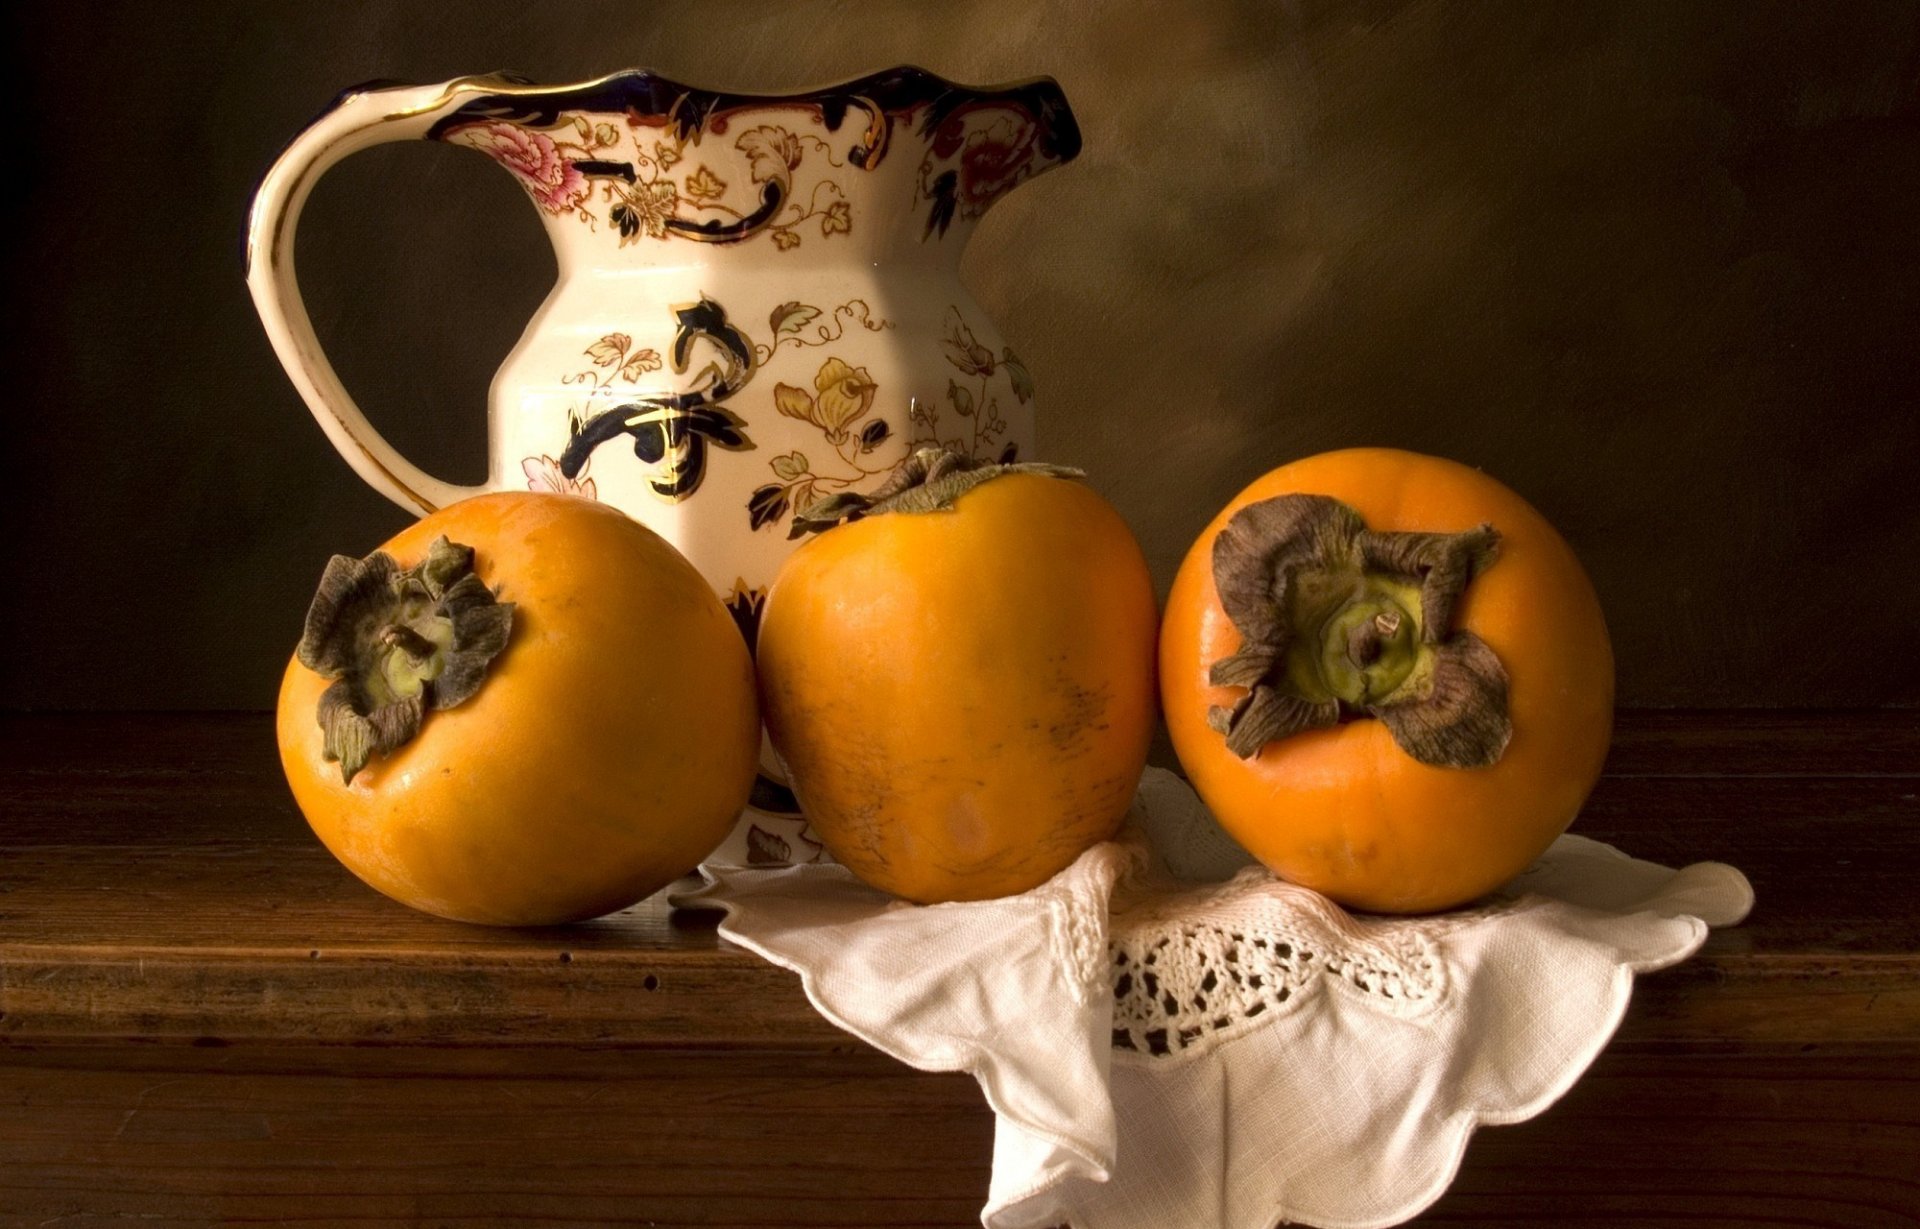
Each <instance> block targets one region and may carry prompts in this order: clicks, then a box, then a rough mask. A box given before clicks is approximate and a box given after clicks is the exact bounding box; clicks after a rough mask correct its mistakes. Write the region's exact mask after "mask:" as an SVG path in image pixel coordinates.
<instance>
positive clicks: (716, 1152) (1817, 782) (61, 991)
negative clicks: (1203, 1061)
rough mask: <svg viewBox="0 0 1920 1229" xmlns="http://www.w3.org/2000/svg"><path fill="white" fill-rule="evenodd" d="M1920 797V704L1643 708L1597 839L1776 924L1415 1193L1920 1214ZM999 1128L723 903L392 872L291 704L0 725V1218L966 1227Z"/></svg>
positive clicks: (1665, 1000) (1673, 1217)
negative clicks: (371, 850) (453, 912)
mask: <svg viewBox="0 0 1920 1229" xmlns="http://www.w3.org/2000/svg"><path fill="white" fill-rule="evenodd" d="M1917 793H1920V728H1916V723H1915V722H1914V721H1912V720H1911V719H1910V718H1909V717H1908V715H1906V714H1899V713H1855V714H1826V715H1820V716H1809V715H1793V714H1693V715H1677V714H1627V715H1625V716H1623V718H1622V721H1621V724H1620V728H1619V733H1618V737H1617V739H1616V743H1615V748H1614V753H1613V757H1612V759H1611V761H1610V763H1609V768H1608V773H1607V776H1606V777H1605V778H1604V779H1603V781H1602V783H1601V786H1600V787H1599V789H1598V790H1597V791H1596V793H1595V795H1594V798H1593V800H1592V802H1591V804H1590V806H1589V807H1588V810H1587V812H1586V814H1585V815H1584V816H1583V817H1582V819H1581V821H1580V824H1579V829H1578V830H1580V831H1583V832H1585V833H1587V834H1588V835H1591V836H1595V837H1599V838H1601V839H1605V840H1609V841H1613V842H1615V843H1618V844H1620V845H1621V846H1623V847H1624V848H1627V849H1629V850H1630V851H1632V852H1634V853H1636V854H1638V855H1641V856H1644V857H1649V858H1653V859H1656V860H1660V861H1666V862H1669V863H1675V862H1684V861H1690V860H1697V859H1700V858H1708V857H1712V858H1719V859H1722V860H1725V861H1729V862H1732V863H1734V864H1735V865H1737V866H1740V867H1741V868H1742V869H1743V870H1745V871H1746V872H1747V873H1748V875H1749V876H1750V877H1751V878H1752V879H1753V881H1754V884H1755V888H1756V892H1757V895H1758V901H1759V903H1758V906H1757V907H1756V910H1755V913H1754V916H1753V918H1752V919H1751V920H1750V921H1749V922H1748V923H1747V924H1746V925H1744V926H1742V927H1739V928H1736V929H1733V930H1728V931H1724V932H1720V933H1718V934H1716V935H1715V937H1714V938H1713V940H1712V941H1711V942H1710V944H1709V946H1708V948H1707V950H1706V951H1705V952H1703V953H1702V955H1701V956H1700V957H1698V958H1696V959H1695V960H1693V961H1691V962H1689V963H1688V964H1686V965H1683V966H1681V967H1680V968H1679V969H1676V970H1671V971H1669V972H1666V973H1661V974H1656V975H1653V976H1649V977H1647V978H1643V979H1642V980H1641V982H1640V983H1639V985H1638V987H1637V989H1636V992H1635V997H1634V1001H1633V1006H1632V1008H1631V1010H1630V1012H1629V1014H1628V1018H1627V1020H1626V1023H1625V1024H1624V1025H1623V1027H1622V1029H1621V1031H1620V1033H1619V1035H1618V1036H1617V1037H1616V1039H1615V1040H1614V1042H1613V1044H1612V1045H1611V1046H1610V1047H1609V1049H1608V1051H1607V1053H1606V1054H1604V1055H1603V1056H1602V1057H1601V1059H1600V1060H1599V1062H1598V1063H1597V1064H1596V1065H1595V1066H1594V1068H1593V1069H1592V1071H1591V1072H1590V1073H1589V1074H1588V1075H1587V1076H1586V1077H1585V1079H1583V1080H1582V1081H1581V1083H1580V1084H1579V1085H1578V1086H1576V1088H1575V1089H1574V1090H1573V1091H1572V1093H1570V1094H1569V1095H1568V1096H1567V1098H1566V1099H1565V1100H1564V1101H1562V1102H1561V1103H1560V1104H1558V1105H1556V1106H1555V1107H1554V1108H1553V1109H1551V1110H1550V1111H1548V1113H1546V1114H1545V1115H1543V1116H1542V1117H1541V1118H1539V1119H1537V1120H1535V1121H1533V1122H1531V1123H1527V1124H1523V1125H1521V1126H1517V1127H1511V1128H1500V1129H1493V1130H1486V1131H1483V1132H1481V1133H1480V1134H1479V1135H1478V1136H1476V1137H1475V1140H1474V1143H1473V1144H1472V1146H1471V1148H1470V1149H1469V1153H1468V1157H1467V1161H1466V1165H1465V1167H1464V1169H1463V1170H1462V1172H1461V1175H1460V1177H1459V1180H1458V1181H1457V1182H1456V1184H1455V1186H1454V1187H1453V1189H1452V1190H1451V1191H1450V1193H1449V1194H1448V1195H1447V1196H1446V1197H1445V1198H1444V1199H1443V1200H1442V1201H1441V1202H1440V1203H1439V1204H1438V1205H1437V1206H1436V1207H1435V1208H1434V1209H1432V1210H1431V1211H1430V1212H1429V1213H1428V1214H1427V1215H1426V1216H1424V1217H1423V1218H1421V1220H1420V1222H1419V1223H1422V1224H1435V1225H1440V1224H1449V1225H1488V1224H1498V1225H1548V1224H1580V1225H1596V1226H1608V1225H1619V1226H1628V1225H1633V1226H1641V1225H1653V1226H1680V1225H1682V1224H1684V1225H1688V1226H1695V1227H1698V1226H1703V1225H1704V1226H1725V1227H1728V1229H1731V1227H1733V1226H1757V1225H1783V1226H1784V1225H1803V1226H1804V1225H1815V1226H1828V1225H1831V1226H1835V1227H1842V1226H1844V1227H1848V1229H1851V1227H1854V1226H1864V1227H1875V1226H1883V1225H1884V1226H1895V1225H1917V1224H1920V1184H1917V1183H1916V1172H1917V1168H1920V1167H1916V1165H1915V1164H1914V1158H1915V1157H1916V1156H1920V917H1916V909H1915V905H1914V894H1913V891H1912V887H1911V885H1912V883H1913V882H1914V881H1915V876H1916V874H1917V873H1920V826H1916V822H1915V821H1916V820H1920V803H1916V794H1917ZM991 1137H992V1123H991V1117H990V1115H988V1113H987V1111H986V1109H985V1107H984V1105H983V1103H982V1102H981V1100H980V1097H979V1094H978V1092H977V1090H976V1089H975V1088H974V1086H973V1084H972V1082H971V1081H970V1080H968V1079H966V1078H965V1077H963V1076H935V1075H927V1074H923V1073H918V1072H913V1071H910V1070H909V1069H907V1068H905V1067H903V1066H901V1065H899V1064H897V1063H895V1062H893V1061H892V1060H889V1059H887V1058H885V1057H883V1056H881V1055H879V1054H877V1053H875V1052H873V1051H872V1050H870V1049H868V1048H867V1047H865V1046H864V1045H861V1044H860V1043H857V1042H854V1041H853V1040H852V1039H850V1038H848V1037H846V1036H845V1035H844V1034H841V1033H839V1032H837V1031H836V1030H834V1029H833V1028H831V1027H830V1026H828V1025H826V1024H825V1023H824V1022H822V1021H821V1020H820V1019H819V1018H818V1017H817V1016H815V1015H814V1014H813V1012H812V1011H811V1009H810V1008H809V1007H808V1005H807V1003H806V1001H805V998H804V997H803V996H802V994H801V993H800V990H799V987H798V984H797V981H796V979H794V978H793V977H792V976H791V975H789V974H786V973H784V972H782V971H779V970H776V969H774V968H772V967H771V966H769V965H766V964H765V963H764V962H762V961H760V960H758V959H757V958H755V957H753V956H751V955H749V954H747V953H745V952H742V951H739V950H737V949H734V948H732V947H731V946H730V945H727V944H725V943H724V942H722V941H720V940H719V939H718V938H717V936H716V935H715V933H714V929H713V919H712V916H711V915H709V914H691V915H689V914H681V913H674V912H672V911H670V910H668V909H666V908H665V907H664V904H663V903H662V902H660V901H657V900H656V901H651V902H647V903H646V904H643V905H642V906H639V907H636V908H635V909H632V910H628V911H627V912H625V913H623V914H619V915H615V916H614V917H612V918H609V919H605V920H603V921H601V922H597V923H593V924H589V925H585V926H577V927H567V928H556V929H552V930H539V931H502V930H492V929H487V928H481V927H470V926H462V925H457V924H453V923H445V922H440V921H438V920H435V919H432V918H428V917H425V916H422V915H418V914H414V913H411V912H410V911H408V910H405V909H403V908H401V907H400V906H397V905H393V904H391V903H390V902H388V901H386V900H385V899H384V898H381V897H379V896H377V895H376V894H374V893H373V892H371V891H370V890H368V889H366V888H364V887H362V886H361V885H360V884H359V883H358V882H357V881H355V880H354V879H353V878H352V877H351V876H350V875H348V874H347V873H346V872H345V871H344V870H342V869H341V868H340V867H339V866H338V865H337V864H335V863H334V862H333V861H332V860H331V859H330V858H329V857H328V855H327V854H326V853H325V852H324V851H323V850H321V849H320V847H319V846H318V845H317V843H315V842H314V841H313V839H312V838H311V836H310V835H309V834H308V833H307V831H306V829H305V827H304V825H303V824H302V822H301V820H300V818H299V816H298V814H297V812H296V811H294V809H293V808H292V804H291V802H290V800H289V799H288V797H287V796H286V794H285V791H284V786H283V785H282V783H281V782H280V779H279V775H278V770H277V766H276V765H275V763H274V757H273V747H272V739H271V728H270V723H269V721H268V719H267V718H265V717H263V716H257V715H247V716H232V717H207V716H198V717H176V718H155V717H123V718H94V717H88V718H58V719H55V718H36V719H29V718H10V719H3V720H0V1224H4V1225H6V1226H9V1227H11V1226H13V1225H16V1224H17V1225H23V1226H24V1225H41V1224H60V1225H107V1224H119V1223H125V1222H127V1221H131V1220H134V1219H136V1218H137V1219H139V1221H140V1223H142V1224H148V1225H205V1224H231V1223H245V1222H271V1223H312V1224H339V1225H358V1226H370V1225H384V1224H431V1225H441V1224H467V1223H501V1224H506V1223H519V1222H522V1221H525V1222H533V1223H540V1224H552V1225H597V1224H616V1223H654V1224H668V1225H701V1226H722V1225H725V1226H745V1225H856V1224H858V1225H903V1226H904V1225H916V1226H917V1225H954V1226H960V1225H968V1224H974V1223H977V1215H978V1209H979V1206H980V1203H981V1201H982V1200H983V1199H984V1195H985V1190H986V1180H987V1166H988V1163H989V1160H990V1155H991Z"/></svg>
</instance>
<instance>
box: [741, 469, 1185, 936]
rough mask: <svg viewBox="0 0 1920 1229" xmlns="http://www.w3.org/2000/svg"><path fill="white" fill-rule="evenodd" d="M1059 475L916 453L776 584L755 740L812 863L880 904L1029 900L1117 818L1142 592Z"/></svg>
mask: <svg viewBox="0 0 1920 1229" xmlns="http://www.w3.org/2000/svg"><path fill="white" fill-rule="evenodd" d="M1073 473H1074V471H1063V470H1059V469H1057V468H1056V467H1051V466H1031V465H1025V466H1023V465H1007V466H989V465H981V464H979V463H976V462H972V461H969V460H967V459H966V458H964V457H958V456H955V455H953V454H950V453H946V452H944V451H940V450H923V451H922V452H920V453H917V454H915V456H913V457H910V458H909V459H908V460H907V461H906V462H904V463H903V464H902V466H901V467H900V469H899V470H898V471H897V472H896V474H895V475H894V476H893V477H892V478H891V479H890V480H889V481H888V482H887V483H886V484H885V485H884V486H883V487H882V488H881V489H880V490H879V491H877V492H874V493H873V494H870V495H866V496H861V497H857V498H854V499H842V500H840V501H839V502H837V503H835V504H833V505H832V506H826V505H822V506H820V507H817V508H813V509H808V510H807V512H806V514H805V517H804V520H805V523H806V524H807V525H808V526H809V529H810V530H811V531H814V532H818V533H819V536H817V537H815V538H813V539H812V540H810V541H808V542H807V543H806V544H804V545H803V546H801V548H800V549H799V550H797V551H796V552H795V553H794V554H793V555H792V556H791V557H790V558H789V559H788V560H787V562H786V565H785V566H784V567H783V568H782V569H781V571H780V573H779V575H778V576H777V577H776V578H775V580H774V583H773V585H772V587H771V590H770V591H769V594H768V597H767V603H766V607H765V610H764V612H763V614H762V618H761V623H760V636H759V667H760V684H761V695H762V705H763V707H764V709H765V711H766V716H767V726H768V732H769V733H770V735H771V736H772V740H773V744H774V747H775V749H776V750H777V751H778V752H779V754H780V755H781V757H782V759H783V761H784V763H785V764H786V767H787V770H788V774H789V780H790V782H791V784H792V786H793V789H794V792H795V793H796V795H797V796H798V797H799V799H800V803H801V806H802V808H803V809H804V810H805V812H806V815H807V818H808V820H809V822H810V823H811V824H812V826H813V829H814V831H815V832H816V833H817V834H818V836H819V837H820V839H821V840H822V841H823V842H824V843H825V844H826V846H827V849H828V851H829V852H831V853H832V855H833V856H834V858H835V859H836V860H837V861H839V862H841V863H842V864H844V865H845V866H847V867H848V868H849V869H850V870H851V871H852V872H853V873H854V874H855V875H857V876H858V877H859V878H861V879H862V880H864V881H865V882H866V883H868V884H870V885H872V886H874V887H876V888H879V889H881V890H882V891H886V892H890V893H892V894H894V895H896V896H899V897H901V898H903V899H906V900H911V901H916V902H919V903H923V904H929V903H936V902H941V901H956V900H982V899H988V898H993V897H1000V896H1008V895H1013V894H1016V893H1019V892H1025V891H1028V890H1030V889H1032V888H1035V887H1038V886H1039V885H1041V884H1043V883H1045V882H1046V881H1047V880H1048V879H1051V878H1052V877H1053V876H1054V875H1055V874H1057V873H1059V872H1060V871H1061V870H1063V869H1065V868H1066V867H1067V866H1068V865H1070V864H1071V863H1072V862H1073V861H1074V859H1076V858H1077V857H1078V856H1079V855H1080V854H1081V853H1082V852H1084V851H1085V850H1086V849H1087V848H1088V847H1090V846H1091V845H1093V844H1095V843H1096V842H1098V841H1101V840H1104V839H1106V838H1108V837H1110V836H1112V835H1113V833H1114V832H1115V831H1116V830H1117V829H1118V827H1119V825H1120V822H1121V820H1122V819H1123V818H1124V817H1125V815H1126V812H1127V810H1128V808H1129V807H1130V806H1131V804H1132V801H1133V796H1134V791H1135V789H1136V788H1137V786H1138V784H1139V780H1140V775H1141V772H1142V770H1143V769H1144V767H1145V764H1146V757H1147V748H1148V744H1149V742H1150V740H1151V737H1152V732H1153V725H1154V716H1155V691H1154V681H1153V655H1154V636H1155V627H1156V623H1157V612H1156V607H1155V601H1154V594H1153V584H1152V580H1151V577H1150V576H1149V574H1148V571H1147V565H1146V560H1145V558H1144V557H1143V556H1142V555H1141V552H1140V548H1139V545H1138V544H1137V543H1136V542H1135V541H1134V538H1133V535H1132V533H1131V531H1129V530H1128V528H1127V526H1126V523H1125V522H1124V521H1123V520H1122V519H1121V518H1120V515H1119V513H1118V512H1116V511H1115V510H1114V509H1113V507H1112V505H1110V504H1108V503H1107V502H1106V501H1105V500H1104V499H1102V498H1100V496H1098V495H1097V494H1095V493H1094V492H1093V491H1092V490H1091V489H1089V488H1088V487H1086V486H1085V485H1084V484H1082V483H1080V482H1078V481H1075V480H1073V477H1071V476H1069V475H1071V474H1073ZM849 518H857V519H849Z"/></svg>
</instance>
